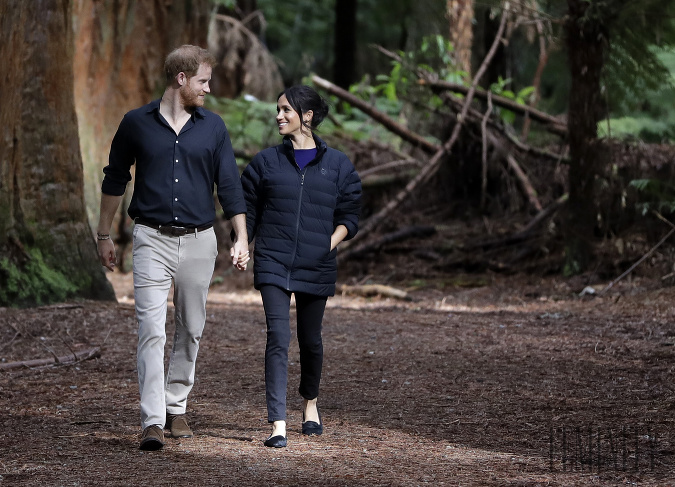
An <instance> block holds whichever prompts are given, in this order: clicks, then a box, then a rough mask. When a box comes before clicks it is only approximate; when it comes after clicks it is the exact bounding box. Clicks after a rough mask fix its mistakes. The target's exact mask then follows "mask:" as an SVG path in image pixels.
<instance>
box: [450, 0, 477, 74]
mask: <svg viewBox="0 0 675 487" xmlns="http://www.w3.org/2000/svg"><path fill="white" fill-rule="evenodd" d="M446 15H447V17H448V24H449V34H450V42H452V45H453V47H454V48H455V50H454V54H453V56H454V58H455V62H456V63H457V68H459V69H461V70H462V71H465V72H466V73H467V77H468V78H469V79H470V78H471V47H472V45H473V0H447V3H446Z"/></svg>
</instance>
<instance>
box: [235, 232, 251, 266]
mask: <svg viewBox="0 0 675 487" xmlns="http://www.w3.org/2000/svg"><path fill="white" fill-rule="evenodd" d="M230 257H232V265H233V266H235V267H236V268H237V269H239V270H240V271H245V270H246V264H248V261H249V260H251V257H250V255H249V252H248V243H243V242H241V241H240V240H239V239H237V241H236V242H234V247H232V248H231V249H230Z"/></svg>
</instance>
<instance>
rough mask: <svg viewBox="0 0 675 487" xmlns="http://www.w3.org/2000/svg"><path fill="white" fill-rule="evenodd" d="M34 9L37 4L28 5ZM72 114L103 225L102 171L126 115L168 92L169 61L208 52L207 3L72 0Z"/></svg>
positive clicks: (91, 198) (93, 206)
mask: <svg viewBox="0 0 675 487" xmlns="http://www.w3.org/2000/svg"><path fill="white" fill-rule="evenodd" d="M31 3H32V2H31ZM72 3H73V12H72V17H73V23H74V35H75V58H74V65H73V69H74V72H75V110H76V112H77V119H78V123H79V134H80V145H81V149H82V158H83V161H84V175H85V177H84V180H85V201H86V202H87V207H88V208H89V209H90V213H89V221H90V224H91V225H92V226H95V225H96V222H97V220H98V202H99V198H100V194H101V193H100V189H101V179H102V177H103V173H102V172H101V169H102V168H103V167H104V166H105V165H106V164H107V163H108V152H109V150H110V142H111V141H112V137H113V135H114V134H115V131H116V130H117V127H118V125H119V123H120V120H122V116H123V115H124V114H125V113H126V112H127V111H129V110H131V109H133V108H136V107H139V106H141V105H144V104H145V103H148V102H149V101H150V100H151V99H152V98H153V97H156V96H158V94H159V93H161V92H162V90H163V87H164V58H165V57H166V55H167V54H168V53H169V52H170V51H171V50H172V49H174V48H176V47H178V46H180V45H181V44H185V43H187V44H195V45H199V46H201V47H207V34H208V25H209V15H210V2H209V0H174V1H168V2H138V1H135V0H98V1H94V0H74V1H73V2H72Z"/></svg>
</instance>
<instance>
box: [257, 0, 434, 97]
mask: <svg viewBox="0 0 675 487" xmlns="http://www.w3.org/2000/svg"><path fill="white" fill-rule="evenodd" d="M335 1H336V0H324V1H321V2H317V1H316V0H292V1H291V0H257V6H258V8H259V9H260V11H261V12H263V14H264V16H265V20H266V25H267V29H266V31H265V35H264V42H265V43H266V45H267V46H268V48H269V50H270V52H271V53H272V54H273V55H274V56H275V57H276V58H277V59H278V61H279V64H280V68H281V72H282V76H283V79H284V83H285V84H286V85H291V84H296V83H298V82H299V80H300V79H302V77H303V76H306V75H307V74H308V73H310V72H314V73H317V74H318V75H319V76H322V77H325V78H327V79H333V78H334V77H333V71H332V69H333V59H334V56H333V54H334V53H333V47H334V37H333V35H334V34H333V33H334V29H333V25H334V22H335ZM444 9H445V2H439V1H438V0H417V1H416V2H410V1H409V0H388V1H387V2H382V1H381V0H359V2H358V8H357V25H358V35H357V39H356V42H357V52H356V64H357V65H356V72H357V76H358V77H359V78H360V77H361V76H364V75H369V76H370V77H374V76H375V75H377V74H379V73H381V72H383V71H386V70H387V63H388V60H387V59H386V57H385V56H383V55H382V54H380V53H379V52H378V51H377V50H376V49H374V48H373V45H374V44H376V45H381V46H384V47H386V48H388V49H393V50H395V49H403V50H408V49H414V48H415V47H416V46H418V45H419V43H420V39H421V38H422V37H423V36H425V35H429V34H434V33H441V32H445V31H446V30H447V21H446V19H445V16H444V14H445V10H444ZM383 26H386V28H383Z"/></svg>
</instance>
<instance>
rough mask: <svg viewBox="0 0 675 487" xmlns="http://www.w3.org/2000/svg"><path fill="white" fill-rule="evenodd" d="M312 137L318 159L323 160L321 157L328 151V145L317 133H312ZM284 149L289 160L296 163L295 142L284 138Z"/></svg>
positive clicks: (287, 137)
mask: <svg viewBox="0 0 675 487" xmlns="http://www.w3.org/2000/svg"><path fill="white" fill-rule="evenodd" d="M312 137H313V138H314V143H315V144H316V159H321V157H322V156H323V155H324V154H325V153H326V151H327V150H328V145H327V144H326V143H325V142H324V141H323V140H322V139H321V138H319V136H317V135H316V134H315V133H312ZM283 147H284V152H285V153H286V155H287V156H288V158H289V159H291V160H293V161H295V151H294V150H293V141H292V140H291V138H290V137H289V136H285V137H284V140H283ZM316 159H315V160H316Z"/></svg>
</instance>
